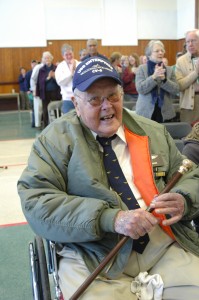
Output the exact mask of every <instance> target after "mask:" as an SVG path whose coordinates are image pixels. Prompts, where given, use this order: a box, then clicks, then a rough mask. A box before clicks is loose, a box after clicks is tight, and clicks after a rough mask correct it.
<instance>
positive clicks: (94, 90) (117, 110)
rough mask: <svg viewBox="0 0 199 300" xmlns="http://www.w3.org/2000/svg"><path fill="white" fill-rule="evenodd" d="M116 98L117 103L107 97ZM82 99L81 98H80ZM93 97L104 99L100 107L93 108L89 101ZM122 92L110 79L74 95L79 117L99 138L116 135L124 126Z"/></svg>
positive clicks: (95, 83)
mask: <svg viewBox="0 0 199 300" xmlns="http://www.w3.org/2000/svg"><path fill="white" fill-rule="evenodd" d="M113 95H114V96H115V97H116V99H118V100H117V102H114V103H113V102H110V101H108V100H107V98H106V97H109V96H113ZM80 97H81V98H80ZM93 97H102V98H103V102H102V103H101V105H99V106H92V105H91V104H90V103H89V101H88V100H90V99H93ZM122 98H123V97H122V90H121V87H120V86H119V85H118V84H117V83H116V82H115V81H114V80H113V79H110V78H103V79H99V80H98V81H96V82H94V83H93V84H92V85H91V87H90V88H89V89H88V90H87V91H86V92H80V91H77V92H76V93H75V95H74V99H73V101H74V104H75V108H76V112H77V115H78V116H79V117H81V119H82V121H83V122H84V124H85V125H86V126H87V127H88V128H90V129H91V130H92V131H94V132H96V133H97V134H98V135H99V136H103V137H110V136H112V135H114V134H115V133H116V132H117V130H118V128H119V127H120V125H121V124H122V103H123V99H122Z"/></svg>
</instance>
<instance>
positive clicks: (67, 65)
mask: <svg viewBox="0 0 199 300" xmlns="http://www.w3.org/2000/svg"><path fill="white" fill-rule="evenodd" d="M61 54H62V57H63V61H62V62H60V64H59V65H58V66H57V69H56V71H55V78H56V81H57V84H58V85H59V86H60V88H61V94H62V100H63V102H62V112H63V113H64V114H66V113H67V112H69V111H70V110H71V109H73V108H75V107H74V105H73V102H72V100H71V97H73V91H72V80H73V75H74V72H75V69H76V67H77V66H78V64H79V62H78V61H77V60H76V59H75V58H74V52H73V48H72V46H70V45H68V44H64V45H63V46H62V47H61Z"/></svg>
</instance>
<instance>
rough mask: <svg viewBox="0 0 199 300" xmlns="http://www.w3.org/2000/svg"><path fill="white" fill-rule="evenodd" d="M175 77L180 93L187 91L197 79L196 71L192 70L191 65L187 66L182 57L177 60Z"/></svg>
mask: <svg viewBox="0 0 199 300" xmlns="http://www.w3.org/2000/svg"><path fill="white" fill-rule="evenodd" d="M175 75H176V80H177V82H178V84H179V87H180V91H184V90H186V89H188V88H189V87H190V85H191V84H193V83H194V82H195V81H196V79H197V78H198V72H197V70H194V69H192V65H189V63H188V62H187V61H186V60H185V59H184V58H183V57H182V58H179V59H178V60H177V63H176V68H175Z"/></svg>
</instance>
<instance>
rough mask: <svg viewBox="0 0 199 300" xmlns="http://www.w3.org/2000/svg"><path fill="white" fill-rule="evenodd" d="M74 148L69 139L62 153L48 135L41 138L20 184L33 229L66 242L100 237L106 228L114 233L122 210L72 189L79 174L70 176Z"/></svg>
mask: <svg viewBox="0 0 199 300" xmlns="http://www.w3.org/2000/svg"><path fill="white" fill-rule="evenodd" d="M61 138H62V139H64V140H65V139H67V136H63V137H61ZM69 140H70V137H69ZM72 147H73V146H72V145H70V143H67V140H65V143H64V151H63V152H61V151H60V149H57V147H56V146H55V144H54V143H53V141H52V142H51V141H50V140H48V139H47V138H46V137H45V136H43V135H42V136H41V137H40V138H38V139H37V141H36V142H35V144H34V145H33V149H32V151H31V155H30V158H29V162H28V167H27V168H26V169H25V171H24V172H23V174H22V176H21V178H20V180H19V183H18V191H19V194H20V197H21V201H22V208H23V212H24V214H25V216H26V218H27V221H28V222H29V224H30V226H31V227H32V228H33V230H34V231H35V232H36V233H37V234H39V235H41V236H43V237H44V238H46V239H50V240H54V241H59V242H63V243H64V242H65V243H66V242H68V243H71V242H77V243H78V242H88V241H94V240H99V239H101V238H102V237H103V236H104V234H105V231H109V232H114V222H113V220H114V218H115V215H116V214H117V212H118V209H112V208H109V205H108V202H107V201H103V200H100V199H99V198H98V199H97V198H91V197H81V196H78V195H75V194H71V193H70V192H68V187H67V183H68V181H72V180H73V178H72V177H71V176H75V175H74V173H73V175H72V174H70V175H69V176H70V177H69V178H68V174H69V173H70V172H71V171H70V170H68V168H69V169H71V165H70V159H71V158H70V157H71V155H72V153H71V148H72ZM77 159H78V158H77ZM79 184H81V183H80V182H79ZM83 188H84V186H82V189H83Z"/></svg>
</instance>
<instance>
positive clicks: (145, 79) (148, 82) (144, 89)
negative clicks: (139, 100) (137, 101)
mask: <svg viewBox="0 0 199 300" xmlns="http://www.w3.org/2000/svg"><path fill="white" fill-rule="evenodd" d="M144 70H145V66H144V67H143V66H142V65H141V66H139V67H138V70H137V73H136V76H135V85H136V90H137V92H138V94H143V95H146V94H148V93H150V92H151V90H152V89H153V88H154V87H156V86H157V82H156V81H155V79H154V78H153V76H146V73H145V71H144Z"/></svg>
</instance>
